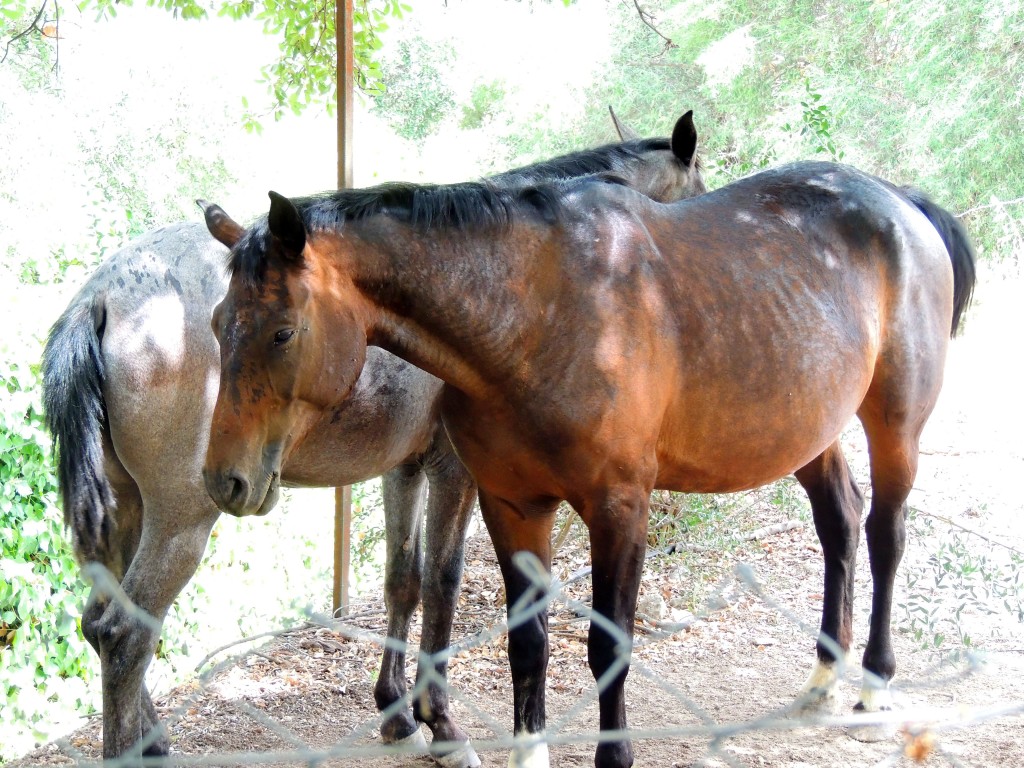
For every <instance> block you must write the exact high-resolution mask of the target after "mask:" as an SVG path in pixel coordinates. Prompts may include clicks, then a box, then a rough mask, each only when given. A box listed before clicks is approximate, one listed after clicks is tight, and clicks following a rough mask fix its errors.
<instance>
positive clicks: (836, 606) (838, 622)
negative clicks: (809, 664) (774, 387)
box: [796, 442, 864, 713]
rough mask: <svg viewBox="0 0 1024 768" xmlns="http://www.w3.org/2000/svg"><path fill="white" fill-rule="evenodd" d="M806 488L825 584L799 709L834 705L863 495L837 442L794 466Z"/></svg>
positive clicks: (848, 633) (848, 637)
mask: <svg viewBox="0 0 1024 768" xmlns="http://www.w3.org/2000/svg"><path fill="white" fill-rule="evenodd" d="M796 478H797V480H798V481H799V483H800V485H802V486H803V488H804V490H805V491H806V492H807V496H808V498H809V500H810V503H811V512H812V514H813V517H814V528H815V530H816V531H817V534H818V540H819V541H820V542H821V549H822V554H823V556H824V559H825V588H824V593H823V594H824V600H823V604H822V613H821V634H820V635H819V639H818V642H817V661H816V662H815V665H814V668H813V669H812V671H811V674H810V676H809V677H808V679H807V682H805V683H804V685H803V688H802V689H801V691H800V703H801V708H802V710H803V711H805V712H806V711H813V712H821V713H832V712H834V711H835V710H836V709H838V708H839V705H840V703H839V697H838V682H839V674H840V670H838V669H837V666H841V664H842V663H845V661H846V655H847V654H848V653H849V651H850V645H851V643H852V641H853V592H854V568H855V565H856V561H857V544H858V540H859V537H860V517H861V512H862V511H863V508H864V497H863V494H861V492H860V489H859V488H858V487H857V484H856V483H855V482H854V481H853V479H852V477H851V475H850V468H849V465H847V463H846V458H845V457H844V456H843V452H842V449H841V448H840V446H839V443H838V442H835V443H833V444H832V445H830V446H829V447H828V448H827V449H825V451H824V452H823V453H822V454H821V455H820V456H818V457H817V458H815V459H814V461H812V462H810V463H809V464H807V465H806V466H804V467H802V468H800V469H799V470H797V472H796Z"/></svg>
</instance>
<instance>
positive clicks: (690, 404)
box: [656, 345, 876, 493]
mask: <svg viewBox="0 0 1024 768" xmlns="http://www.w3.org/2000/svg"><path fill="white" fill-rule="evenodd" d="M875 354H876V351H875V350H874V349H873V346H871V345H869V346H867V347H864V348H861V349H848V350H845V351H843V352H834V351H833V352H832V354H830V355H828V356H825V357H824V360H825V361H826V364H821V365H818V364H816V365H814V366H813V367H801V366H794V369H793V371H791V372H790V375H789V376H781V375H778V373H777V372H776V371H774V369H769V371H768V372H767V374H766V375H763V376H753V377H751V378H743V377H735V378H733V379H731V381H730V379H729V377H728V376H727V375H726V374H725V372H723V371H719V372H718V376H715V375H710V376H709V377H708V378H703V377H702V380H704V381H714V382H716V384H715V385H714V386H707V387H696V388H694V389H691V390H689V391H687V392H686V393H685V395H684V396H683V397H682V398H680V400H678V401H677V402H676V403H675V404H674V405H673V407H672V408H670V410H669V413H668V416H667V418H666V420H665V425H664V428H663V430H662V432H661V435H660V438H659V443H658V477H657V480H656V485H657V487H659V488H665V489H668V490H675V491H684V492H690V493H725V492H731V491H739V490H746V489H749V488H755V487H758V486H760V485H764V484H766V483H770V482H773V481H775V480H778V479H779V478H781V477H784V476H786V475H788V474H790V473H792V472H794V471H795V470H797V469H799V468H800V467H802V466H804V465H805V464H807V463H808V462H809V461H811V460H812V459H813V458H815V457H816V456H818V455H819V454H820V453H821V452H822V451H824V450H825V448H827V447H828V446H829V445H831V444H832V443H833V442H834V441H835V440H836V438H837V437H838V436H839V435H840V433H841V432H842V430H843V429H844V428H846V426H847V425H848V424H849V423H850V420H851V419H852V418H853V417H854V416H855V415H856V413H857V410H858V409H859V407H860V404H861V403H862V401H863V400H864V397H865V395H866V393H867V391H868V387H869V386H870V383H871V376H872V371H873V368H874V359H873V358H874V355H875Z"/></svg>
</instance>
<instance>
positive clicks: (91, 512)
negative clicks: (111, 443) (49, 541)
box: [42, 296, 115, 562]
mask: <svg viewBox="0 0 1024 768" xmlns="http://www.w3.org/2000/svg"><path fill="white" fill-rule="evenodd" d="M105 323H106V309H105V307H104V304H103V301H102V297H100V296H93V297H91V298H76V299H75V300H74V302H73V303H72V304H71V305H70V306H69V307H68V308H67V309H66V310H64V314H62V315H61V316H60V318H58V320H57V322H56V323H54V325H53V327H52V328H51V329H50V335H49V338H48V339H47V341H46V347H45V348H44V350H43V360H42V371H43V409H44V412H45V415H46V426H47V427H48V428H49V430H50V434H51V435H52V437H53V452H54V456H55V457H56V462H57V482H58V485H59V487H60V495H61V499H62V501H63V504H64V524H65V525H66V526H67V527H68V528H70V529H71V536H72V542H73V544H74V547H75V552H76V554H77V555H78V557H79V559H80V560H81V561H82V562H90V561H99V562H106V561H107V559H108V558H107V555H108V554H109V551H110V546H109V543H110V534H111V532H112V529H113V526H114V520H113V517H112V513H113V509H114V501H115V500H114V491H113V488H112V487H111V485H110V480H109V479H108V478H107V473H106V468H105V466H104V461H103V431H104V428H105V424H106V404H105V403H104V400H103V377H104V364H103V354H102V350H101V348H100V341H101V339H102V338H103V329H104V326H105Z"/></svg>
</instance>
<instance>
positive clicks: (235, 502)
mask: <svg viewBox="0 0 1024 768" xmlns="http://www.w3.org/2000/svg"><path fill="white" fill-rule="evenodd" d="M224 490H225V491H226V495H225V498H226V499H227V502H228V507H229V508H230V509H239V508H240V507H242V506H244V505H245V500H246V499H248V498H249V481H248V480H246V479H245V478H244V477H242V476H241V475H240V474H239V473H238V472H229V473H228V474H227V475H226V476H225V478H224Z"/></svg>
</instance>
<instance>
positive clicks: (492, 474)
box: [204, 163, 974, 768]
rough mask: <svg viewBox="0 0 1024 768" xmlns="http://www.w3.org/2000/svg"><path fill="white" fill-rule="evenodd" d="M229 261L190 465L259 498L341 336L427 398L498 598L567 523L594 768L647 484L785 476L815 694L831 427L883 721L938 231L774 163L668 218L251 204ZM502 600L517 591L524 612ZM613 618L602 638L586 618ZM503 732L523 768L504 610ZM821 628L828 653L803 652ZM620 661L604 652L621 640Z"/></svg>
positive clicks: (953, 247) (831, 629)
mask: <svg viewBox="0 0 1024 768" xmlns="http://www.w3.org/2000/svg"><path fill="white" fill-rule="evenodd" d="M224 224H225V222H221V226H219V227H217V228H215V230H214V231H213V234H214V235H215V236H218V237H220V238H221V239H222V241H223V242H224V243H225V245H227V246H229V247H231V249H232V252H231V278H230V285H229V288H228V291H227V295H226V296H225V298H224V300H223V301H222V302H221V303H220V304H219V305H218V306H217V308H216V310H215V312H214V320H213V325H214V329H215V332H216V334H217V337H218V338H219V340H220V344H221V372H220V376H221V386H220V389H219V394H218V399H217V404H216V407H215V409H214V414H213V419H212V427H211V436H210V443H209V448H208V452H207V457H206V463H205V468H204V474H205V477H206V484H207V488H208V489H209V491H210V494H211V495H212V496H213V498H214V499H216V500H217V503H218V504H219V505H220V506H221V507H222V508H224V509H227V510H231V511H232V512H234V513H235V514H248V513H253V512H257V511H259V510H261V509H263V508H264V506H265V505H266V503H267V498H268V494H272V493H273V492H274V489H273V481H272V478H274V477H275V476H277V475H278V474H279V473H280V471H281V467H282V463H283V462H285V461H287V460H288V459H289V457H290V456H291V454H292V452H293V450H294V446H295V445H297V444H299V443H301V441H302V439H303V436H304V435H305V434H306V433H307V431H308V430H309V429H311V428H313V427H314V426H315V425H316V424H318V423H319V421H320V420H321V419H322V418H323V416H324V414H329V413H332V412H334V411H336V410H337V409H339V408H341V407H343V406H344V403H345V402H346V400H347V398H348V397H350V395H351V393H352V392H353V388H354V386H355V384H356V382H357V381H358V379H359V376H360V371H361V370H362V367H363V365H364V360H365V359H366V357H367V354H368V353H367V349H368V345H377V346H381V347H383V348H385V349H388V350H390V351H392V352H393V353H395V354H397V355H399V356H401V357H403V358H404V359H406V360H408V361H409V362H411V363H413V364H414V365H417V366H419V367H421V368H423V369H424V370H427V371H429V372H430V373H432V374H433V375H435V376H437V377H438V378H440V379H441V380H443V381H444V382H445V386H444V390H443V394H442V397H441V417H442V420H443V422H444V426H445V429H446V432H447V434H448V436H449V437H450V439H451V440H452V443H453V445H454V447H455V449H456V451H457V452H458V455H459V457H460V458H461V459H462V460H463V462H464V463H465V465H466V467H467V468H468V469H469V470H470V472H471V473H472V474H473V477H474V478H475V480H476V481H477V483H478V486H479V498H480V506H481V510H482V512H483V516H484V520H485V522H486V524H487V528H488V531H489V533H490V536H491V539H492V541H493V543H494V547H495V550H496V553H497V557H498V562H499V564H500V566H501V570H502V575H503V578H504V582H505V591H506V598H507V604H508V606H509V608H510V610H511V608H512V606H515V605H516V604H517V602H520V600H521V598H522V597H523V596H524V595H527V593H528V592H530V590H531V589H533V582H531V581H530V579H529V578H528V577H527V576H526V575H524V574H523V573H521V572H520V571H519V570H518V569H517V568H516V567H515V565H514V562H513V557H514V555H516V553H519V552H528V553H532V554H533V555H534V556H535V557H536V558H537V559H539V561H540V562H541V563H542V564H543V565H544V566H545V567H546V568H548V569H550V562H551V544H550V541H551V539H550V534H551V530H552V525H553V522H554V519H555V511H556V508H557V506H558V504H559V502H560V501H561V500H567V501H568V502H569V503H570V504H571V505H572V506H573V507H574V508H575V510H576V511H577V512H578V513H579V515H580V517H581V518H582V519H583V520H584V521H585V523H586V524H587V526H588V527H589V529H590V539H591V544H592V546H591V558H592V564H593V609H594V611H595V613H597V614H600V615H601V616H602V617H603V618H604V621H602V622H598V623H594V622H592V623H591V628H590V635H589V644H588V650H589V663H590V667H591V669H592V671H593V673H594V676H595V678H596V679H597V680H600V681H602V687H601V690H600V691H599V708H600V727H601V730H602V731H603V732H611V733H608V734H607V735H605V736H604V738H602V739H601V740H600V742H599V744H598V745H597V751H596V757H595V761H596V764H597V765H598V766H599V767H600V768H624V767H625V766H629V765H631V764H632V762H633V750H632V744H631V742H630V741H629V740H628V739H627V738H625V737H624V736H623V733H624V732H625V731H626V729H627V723H626V705H625V698H624V683H625V678H626V674H627V671H628V653H629V649H628V646H629V642H628V639H629V638H631V637H632V633H633V621H634V616H635V609H636V597H637V592H638V587H639V582H640V575H641V570H642V566H643V562H644V550H645V547H646V539H647V537H646V533H647V513H648V502H649V496H650V493H651V491H652V489H654V488H663V489H671V490H679V491H694V492H730V491H738V490H742V489H747V488H752V487H756V486H759V485H762V484H764V483H768V482H771V481H773V480H776V479H778V478H780V477H782V476H785V475H787V474H789V473H795V475H796V477H797V480H798V481H799V482H800V484H801V485H802V486H803V487H804V489H805V490H806V491H807V494H808V496H809V498H810V503H811V507H812V512H813V517H814V522H815V528H816V530H817V532H818V536H819V538H820V540H821V544H822V551H823V554H824V560H825V587H824V601H823V611H822V621H821V632H822V638H823V639H822V641H820V642H819V644H818V648H817V656H818V661H817V663H816V666H815V670H814V672H813V673H812V677H811V680H810V681H809V683H808V686H807V688H806V690H805V693H804V698H808V697H816V698H818V699H819V700H822V701H824V700H827V698H828V697H829V695H830V692H831V690H832V689H833V688H834V686H835V685H836V662H837V658H836V656H837V654H836V653H835V649H836V646H837V645H838V648H839V651H840V653H841V654H845V653H846V652H848V651H849V649H850V646H851V640H852V603H853V586H854V581H853V574H854V563H855V557H856V550H857V542H858V536H859V524H860V519H861V513H862V508H863V505H864V499H863V496H862V494H861V492H860V490H859V488H858V487H857V485H856V484H855V483H854V481H853V478H852V476H851V473H850V470H849V468H848V466H847V462H846V459H845V458H844V456H843V452H842V450H841V447H840V443H839V436H840V433H841V431H842V430H843V428H844V427H845V426H846V425H847V423H848V422H849V420H850V419H851V418H852V417H853V416H854V415H856V416H857V417H858V418H859V420H860V422H861V424H862V425H863V428H864V430H865V433H866V436H867V441H868V446H869V455H870V464H871V485H872V497H871V507H870V513H869V514H868V516H867V521H866V531H867V544H868V550H869V555H870V562H871V573H872V577H873V595H872V607H871V621H870V631H869V635H868V639H867V644H866V648H865V651H864V656H863V666H864V670H865V675H864V687H863V689H862V691H861V695H860V700H859V702H858V708H859V709H863V710H867V711H879V710H883V709H886V708H889V707H890V706H891V701H890V695H889V681H890V680H891V678H892V677H893V674H894V672H895V668H896V661H895V657H894V654H893V651H892V645H891V638H890V625H889V622H890V614H891V602H892V593H893V582H894V578H895V573H896V568H897V565H898V563H899V561H900V559H901V557H902V553H903V549H904V541H905V536H906V533H905V523H904V513H905V503H906V499H907V496H908V494H909V492H910V490H911V486H912V484H913V481H914V476H915V473H916V469H917V460H918V439H919V436H920V434H921V430H922V428H923V427H924V424H925V422H926V420H927V418H928V416H929V414H930V413H931V411H932V408H933V407H934V405H935V402H936V399H937V398H938V395H939V390H940V387H941V383H942V377H943V369H944V364H945V359H946V350H947V346H948V343H949V339H950V337H951V336H952V335H953V333H954V332H955V330H956V328H957V324H958V322H959V320H960V317H961V315H962V313H963V311H964V308H965V306H966V305H967V303H968V300H969V298H970V295H971V292H972V289H973V283H974V257H973V252H972V250H971V247H970V244H969V241H968V239H967V237H966V234H965V232H964V230H963V229H962V227H961V226H960V224H959V223H958V222H957V221H956V220H955V219H954V218H953V217H952V216H951V215H950V214H949V213H948V212H946V211H945V210H943V209H941V208H940V207H938V206H936V205H935V204H934V203H932V202H931V201H930V200H928V199H927V198H926V197H925V196H924V195H921V194H920V193H917V192H913V191H910V190H905V189H899V188H897V187H895V186H893V185H891V184H889V183H887V182H885V181H882V180H880V179H877V178H874V177H872V176H869V175H867V174H864V173H861V172H859V171H857V170H855V169H853V168H850V167H848V166H843V165H838V164H832V163H798V164H794V165H789V166H784V167H781V168H778V169H775V170H770V171H766V172H763V173H759V174H756V175H754V176H751V177H748V178H746V179H742V180H740V181H737V182H735V183H732V184H730V185H728V186H726V187H723V188H721V189H718V190H716V191H714V192H710V193H708V194H705V195H702V196H699V197H696V198H692V199H690V200H685V201H682V202H677V203H674V204H670V205H664V204H659V203H657V202H654V201H651V200H650V199H648V198H645V197H643V196H641V195H638V194H637V193H635V192H634V191H632V190H629V189H627V188H625V187H624V186H622V185H621V184H617V183H615V181H614V180H613V179H609V178H607V177H603V178H596V179H595V178H591V179H585V180H575V181H569V182H565V183H561V184H539V185H536V186H534V187H532V188H526V189H500V188H495V187H494V186H492V185H488V184H462V185H449V186H445V187H427V186H412V185H406V186H401V187H396V186H393V185H392V186H384V187H381V188H377V189H375V190H374V189H370V190H360V191H356V192H338V193H335V194H332V195H329V196H320V197H312V198H303V199H299V200H294V201H293V200H289V199H287V198H284V197H282V196H280V195H277V194H275V193H271V204H270V211H269V214H268V215H267V216H266V217H265V218H261V219H259V220H258V221H257V222H256V223H255V224H254V225H253V226H252V227H251V228H249V229H247V230H246V229H243V228H242V227H240V226H238V225H234V226H224ZM529 600H530V599H529V597H528V598H527V600H526V602H527V603H529ZM609 622H610V624H611V625H613V626H614V627H615V630H614V631H609V630H607V629H605V628H603V627H607V626H609ZM510 625H511V626H512V628H511V629H510V631H509V640H508V656H509V664H510V667H511V672H512V682H513V698H514V717H515V733H516V734H517V737H521V738H517V746H516V748H515V749H514V750H513V752H512V755H511V758H510V765H513V766H530V768H535V767H536V766H542V765H547V763H548V756H547V755H548V750H547V745H546V742H545V740H544V729H545V723H546V719H545V707H544V684H545V677H546V670H547V663H548V644H547V634H546V632H547V619H546V613H545V612H544V611H538V612H533V613H530V614H529V618H528V619H526V620H524V621H517V622H514V623H513V622H510ZM826 638H827V640H826ZM620 643H621V644H622V645H624V646H625V647H622V645H620Z"/></svg>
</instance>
